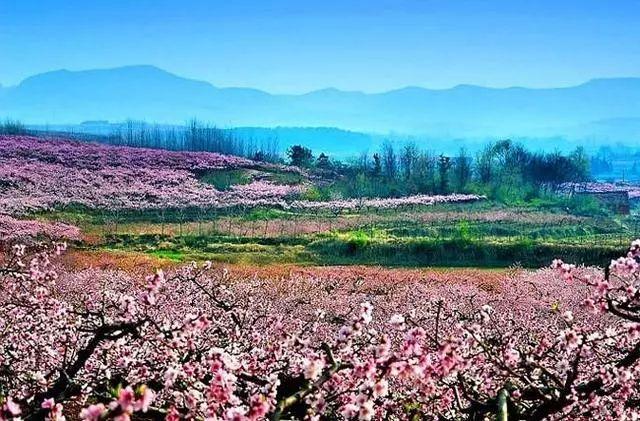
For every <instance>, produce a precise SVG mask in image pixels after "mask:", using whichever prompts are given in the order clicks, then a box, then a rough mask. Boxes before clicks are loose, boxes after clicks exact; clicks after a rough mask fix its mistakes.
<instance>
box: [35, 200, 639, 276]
mask: <svg viewBox="0 0 640 421" xmlns="http://www.w3.org/2000/svg"><path fill="white" fill-rule="evenodd" d="M575 213H578V212H569V211H568V210H567V209H566V208H565V209H562V208H555V209H554V208H544V207H541V206H533V207H532V206H528V207H516V206H507V205H504V204H497V203H492V202H484V203H476V204H458V205H438V206H432V207H419V208H412V209H404V210H385V211H380V210H371V209H370V210H366V211H361V212H356V213H340V214H335V213H331V212H324V213H323V212H306V213H305V212H289V211H283V210H280V209H253V210H247V211H242V210H237V209H236V210H227V211H224V212H221V211H218V212H204V211H199V210H194V211H189V210H181V211H169V210H165V211H161V212H118V213H110V212H96V211H89V210H82V209H67V210H66V211H58V212H55V213H48V214H43V215H40V217H41V218H45V219H48V220H58V221H65V222H70V223H73V224H76V225H78V226H79V227H80V228H81V229H82V230H83V232H84V233H85V234H86V236H87V238H88V240H87V241H85V242H84V243H83V244H82V245H80V247H84V248H87V249H90V250H105V251H109V250H117V251H124V252H126V251H132V252H142V253H146V254H148V255H150V256H155V257H159V258H164V259H170V260H173V261H177V262H184V261H190V260H212V261H220V262H229V263H242V264H258V265H267V264H282V263H286V264H300V265H344V264H366V265H383V266H395V267H403V266H404V267H415V266H451V267H461V266H470V267H507V266H512V265H519V266H523V267H540V266H545V265H547V264H548V263H549V262H550V261H551V260H552V259H554V258H557V257H561V256H562V257H563V258H564V259H566V260H568V261H572V262H576V263H583V264H597V265H603V264H604V263H606V262H607V261H608V260H609V259H611V258H614V257H616V256H619V255H620V254H621V253H622V252H623V251H624V250H625V247H626V246H627V244H628V243H629V241H631V240H632V239H633V238H635V237H636V236H637V235H638V222H639V219H638V218H637V217H635V216H633V215H631V216H615V215H611V214H602V213H598V214H597V215H591V216H584V215H576V214H575Z"/></svg>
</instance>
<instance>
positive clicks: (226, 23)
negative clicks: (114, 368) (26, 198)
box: [0, 0, 640, 93]
mask: <svg viewBox="0 0 640 421" xmlns="http://www.w3.org/2000/svg"><path fill="white" fill-rule="evenodd" d="M638 22H640V0H615V1H613V0H601V1H598V0H566V1H563V0H555V1H549V0H485V1H480V0H476V1H466V0H367V1H349V0H324V1H312V0H280V1H268V0H261V1H248V0H227V1H212V0H209V1H204V0H181V1H165V0H134V1H132V0H129V1H124V0H108V1H107V0H84V1H80V0H64V1H59V0H41V1H34V0H2V1H1V2H0V83H2V84H3V85H5V86H7V85H14V84H16V83H18V82H19V81H20V80H22V79H23V78H25V77H27V76H30V75H32V74H35V73H40V72H44V71H49V70H54V69H61V68H66V69H70V70H81V69H90V68H105V67H116V66H121V65H129V64H152V65H156V66H158V67H161V68H163V69H166V70H168V71H171V72H174V73H177V74H179V75H183V76H187V77H191V78H195V79H202V80H206V81H209V82H211V83H212V84H214V85H216V86H249V87H255V88H259V89H264V90H267V91H270V92H276V93H300V92H305V91H310V90H314V89H321V88H326V87H337V88H340V89H345V90H362V91H366V92H378V91H384V90H388V89H393V88H399V87H404V86H409V85H416V86H424V87H429V88H447V87H451V86H454V85H457V84H478V85H485V86H495V87H505V86H528V87H554V86H568V85H574V84H579V83H581V82H584V81H586V80H589V79H592V78H599V77H615V76H640V25H639V24H638Z"/></svg>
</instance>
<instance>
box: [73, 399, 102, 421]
mask: <svg viewBox="0 0 640 421" xmlns="http://www.w3.org/2000/svg"><path fill="white" fill-rule="evenodd" d="M106 412H107V408H106V407H105V406H104V405H103V404H101V403H98V404H95V405H89V406H88V407H86V408H84V409H83V410H82V411H80V418H82V419H83V420H86V421H98V420H99V419H100V418H102V416H103V414H105V413H106Z"/></svg>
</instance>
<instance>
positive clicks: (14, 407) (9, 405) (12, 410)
mask: <svg viewBox="0 0 640 421" xmlns="http://www.w3.org/2000/svg"><path fill="white" fill-rule="evenodd" d="M4 410H5V411H6V412H8V413H9V414H11V415H13V416H14V417H17V416H18V415H20V414H21V413H22V411H21V409H20V406H19V405H18V404H17V403H15V402H14V401H13V399H11V398H10V397H9V398H7V401H6V402H5V404H4Z"/></svg>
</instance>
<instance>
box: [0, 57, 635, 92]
mask: <svg viewBox="0 0 640 421" xmlns="http://www.w3.org/2000/svg"><path fill="white" fill-rule="evenodd" d="M130 68H150V69H154V70H156V71H160V72H163V73H166V74H169V75H171V76H174V77H177V78H180V79H185V80H189V81H193V82H201V83H206V84H208V85H210V86H211V87H212V88H215V89H247V90H254V91H260V92H262V93H265V94H268V95H272V96H304V95H310V94H315V93H320V92H324V91H335V92H340V93H347V94H360V95H382V94H387V93H391V92H399V91H403V90H411V89H420V90H426V91H450V90H454V89H459V88H480V89H492V90H511V89H526V90H553V89H570V88H576V87H579V86H583V85H586V84H589V83H592V82H596V81H603V80H621V79H640V75H638V76H606V77H594V78H591V79H587V80H585V81H583V82H580V83H576V84H570V85H563V86H547V87H528V86H521V85H512V86H488V85H479V84H474V83H458V84H456V85H453V86H450V87H446V88H429V87H425V86H420V85H405V86H402V87H398V88H392V89H388V90H383V91H363V90H352V89H343V88H336V87H333V86H328V87H324V88H317V89H312V90H308V91H302V92H297V93H287V92H273V91H268V90H265V89H261V88H256V87H252V86H220V85H216V84H214V83H212V82H210V81H208V80H204V79H197V78H192V77H188V76H182V75H180V74H178V73H175V72H172V71H169V70H166V69H163V68H161V67H158V66H156V65H153V64H127V65H122V66H114V67H99V68H86V69H79V70H71V69H68V68H61V69H53V70H48V71H45V72H40V73H35V74H32V75H29V76H26V77H25V78H23V79H22V80H21V81H20V82H18V83H16V84H14V85H7V86H5V85H3V84H2V83H1V82H0V89H11V88H17V87H19V86H20V85H21V84H22V83H24V82H25V81H27V80H29V79H31V78H34V77H38V76H42V75H46V74H50V73H61V72H67V73H86V72H94V71H97V72H101V71H104V72H108V71H114V70H122V69H130Z"/></svg>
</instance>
